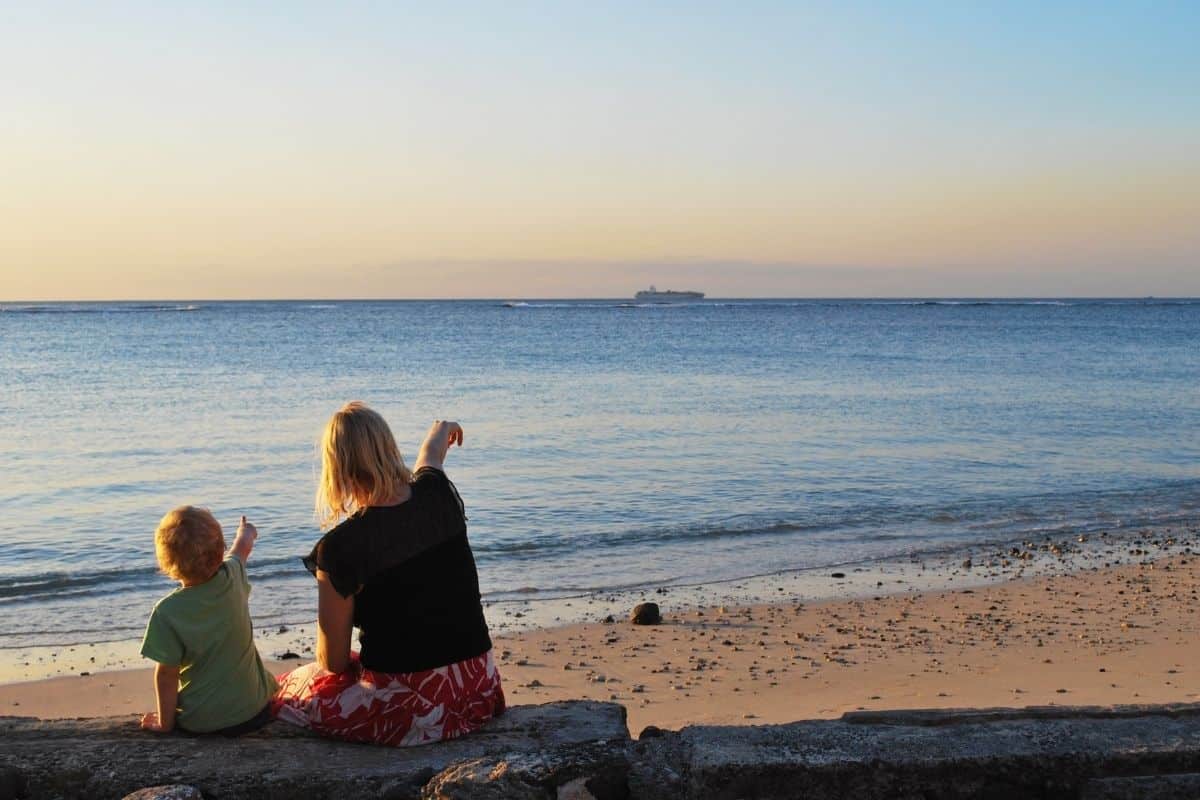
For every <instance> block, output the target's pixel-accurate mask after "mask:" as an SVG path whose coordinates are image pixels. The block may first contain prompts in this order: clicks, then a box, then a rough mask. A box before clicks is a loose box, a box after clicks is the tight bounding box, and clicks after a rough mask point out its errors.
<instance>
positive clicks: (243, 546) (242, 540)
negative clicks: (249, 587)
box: [229, 516, 258, 564]
mask: <svg viewBox="0 0 1200 800" xmlns="http://www.w3.org/2000/svg"><path fill="white" fill-rule="evenodd" d="M257 538H258V528H256V527H254V526H253V525H251V524H250V523H249V522H246V517H245V516H243V517H242V521H241V522H240V523H239V524H238V529H237V536H236V537H234V540H233V547H231V548H230V549H229V552H230V554H231V555H235V556H237V557H238V558H240V559H241V560H242V563H243V564H245V563H246V562H247V561H248V560H249V559H250V551H251V550H253V549H254V541H255V540H256V539H257Z"/></svg>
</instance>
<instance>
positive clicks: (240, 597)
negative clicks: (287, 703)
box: [142, 506, 277, 736]
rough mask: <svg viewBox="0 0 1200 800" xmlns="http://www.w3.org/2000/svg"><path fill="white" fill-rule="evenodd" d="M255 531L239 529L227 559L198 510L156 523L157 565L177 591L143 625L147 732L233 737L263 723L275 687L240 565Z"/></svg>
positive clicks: (210, 520)
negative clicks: (154, 707) (150, 691)
mask: <svg viewBox="0 0 1200 800" xmlns="http://www.w3.org/2000/svg"><path fill="white" fill-rule="evenodd" d="M257 537H258V531H257V530H256V529H255V528H254V526H253V525H251V524H250V523H248V522H246V518H245V517H242V522H241V524H240V525H238V529H237V537H236V538H235V539H234V540H233V547H232V548H231V549H230V551H229V554H228V556H226V555H225V538H224V537H223V536H222V535H221V526H220V525H219V524H218V523H217V520H216V519H215V518H214V517H213V515H212V514H210V513H209V512H208V511H206V510H205V509H203V508H195V507H193V506H180V507H179V508H177V509H175V510H174V511H171V512H169V513H168V514H167V515H166V516H165V517H163V518H162V521H161V522H159V523H158V530H156V531H155V532H154V553H155V555H156V556H157V557H158V565H159V567H160V568H162V571H163V572H164V573H166V574H167V575H168V576H169V577H171V578H173V579H175V580H177V581H179V583H180V587H179V588H178V589H176V590H175V591H173V592H171V593H170V594H169V595H167V596H166V597H164V598H163V599H162V600H159V601H158V603H157V604H156V605H155V606H154V611H153V613H151V615H150V622H149V623H148V624H147V625H146V636H145V638H144V639H143V640H142V655H143V656H145V657H146V658H149V659H151V660H153V661H156V662H158V663H157V666H155V668H154V687H155V692H156V695H157V697H158V711H157V712H151V713H149V714H146V715H145V716H144V717H142V727H143V728H145V729H146V730H150V731H156V732H159V733H166V732H168V731H171V730H173V729H174V728H176V727H178V728H180V729H182V730H184V731H187V732H189V733H221V734H225V735H228V736H236V735H238V734H241V733H248V732H249V731H252V730H255V729H257V728H260V727H262V726H263V725H265V724H266V723H267V722H269V721H270V719H271V715H270V706H269V703H270V700H271V697H272V696H273V695H274V694H275V690H276V688H277V686H276V683H275V679H274V678H273V677H272V676H271V674H270V673H269V672H267V670H266V668H265V667H264V666H263V663H262V659H261V658H259V655H258V650H257V649H256V648H255V647H254V633H253V629H252V627H251V623H250V609H249V608H248V606H247V600H248V597H249V594H250V582H249V581H248V580H247V579H246V559H248V558H249V557H250V551H251V550H252V549H253V547H254V540H255V539H256V538H257Z"/></svg>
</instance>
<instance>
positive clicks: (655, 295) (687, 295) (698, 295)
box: [634, 286, 704, 303]
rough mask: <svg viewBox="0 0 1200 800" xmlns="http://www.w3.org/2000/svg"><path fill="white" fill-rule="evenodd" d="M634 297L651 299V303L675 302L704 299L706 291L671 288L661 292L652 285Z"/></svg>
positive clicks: (645, 299)
mask: <svg viewBox="0 0 1200 800" xmlns="http://www.w3.org/2000/svg"><path fill="white" fill-rule="evenodd" d="M634 299H635V300H644V301H649V302H651V303H674V302H678V301H680V300H703V299H704V292H676V291H674V290H671V289H668V290H667V291H665V292H660V291H659V290H658V289H656V288H654V287H653V286H651V287H650V288H649V289H643V290H642V291H640V292H638V293H637V294H635V295H634Z"/></svg>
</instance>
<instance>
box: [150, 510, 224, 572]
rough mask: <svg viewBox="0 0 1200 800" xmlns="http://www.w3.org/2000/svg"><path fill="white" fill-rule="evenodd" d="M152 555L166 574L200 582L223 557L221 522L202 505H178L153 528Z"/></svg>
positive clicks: (218, 565) (219, 563)
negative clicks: (200, 506)
mask: <svg viewBox="0 0 1200 800" xmlns="http://www.w3.org/2000/svg"><path fill="white" fill-rule="evenodd" d="M154 555H155V556H157V558H158V566H159V569H161V570H162V571H163V572H164V573H166V575H167V576H168V577H170V578H173V579H175V580H177V581H183V582H185V583H192V584H194V583H203V582H204V581H206V580H208V579H209V578H211V577H212V576H213V574H214V573H215V572H216V571H217V568H218V567H220V566H221V561H222V559H224V557H225V537H224V536H223V535H222V534H221V524H220V523H219V522H217V520H216V517H214V516H213V515H212V514H211V513H210V512H209V511H208V509H206V508H197V507H196V506H180V507H179V508H176V509H174V510H172V511H168V512H167V514H166V516H164V517H163V518H162V521H160V522H159V523H158V529H157V530H155V531H154Z"/></svg>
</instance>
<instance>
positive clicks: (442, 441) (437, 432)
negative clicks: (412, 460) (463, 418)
mask: <svg viewBox="0 0 1200 800" xmlns="http://www.w3.org/2000/svg"><path fill="white" fill-rule="evenodd" d="M462 443H463V429H462V425H459V424H458V423H457V422H448V421H446V420H441V419H436V420H434V421H433V425H432V426H431V427H430V428H429V433H427V434H425V441H424V442H422V443H421V450H420V452H419V453H418V454H417V463H416V466H415V467H413V472H416V471H417V470H419V469H421V468H422V467H435V468H437V469H441V468H442V463H443V462H444V461H445V460H446V453H447V452H448V451H449V450H450V445H452V444H457V445H458V446H459V447H462Z"/></svg>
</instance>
